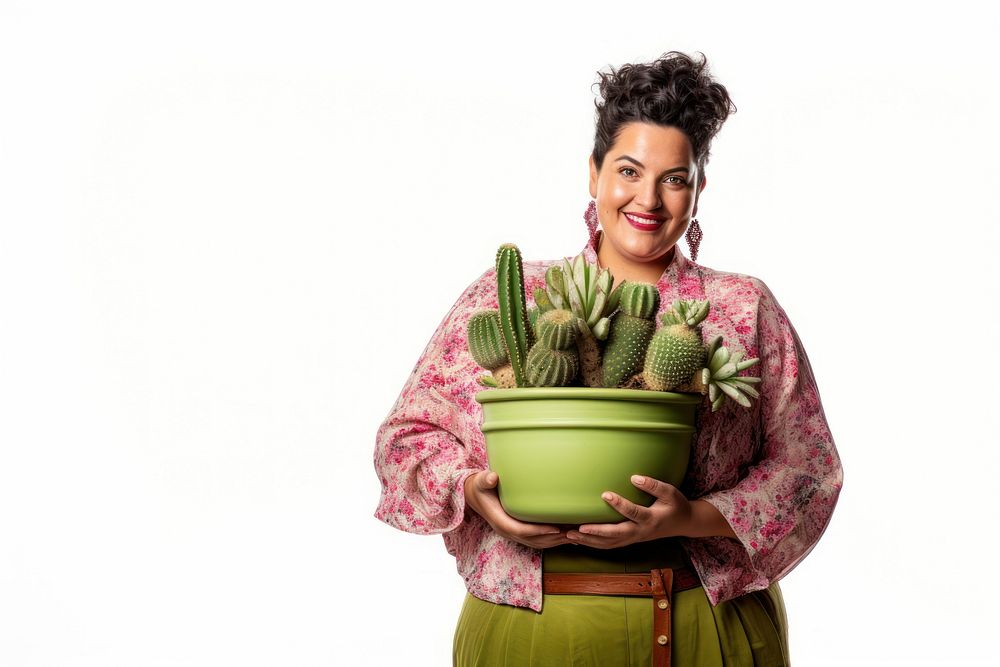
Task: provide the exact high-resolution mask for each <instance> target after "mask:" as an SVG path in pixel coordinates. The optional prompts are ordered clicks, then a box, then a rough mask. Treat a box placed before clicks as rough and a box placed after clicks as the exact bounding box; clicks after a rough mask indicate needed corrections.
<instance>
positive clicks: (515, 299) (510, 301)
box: [496, 243, 535, 387]
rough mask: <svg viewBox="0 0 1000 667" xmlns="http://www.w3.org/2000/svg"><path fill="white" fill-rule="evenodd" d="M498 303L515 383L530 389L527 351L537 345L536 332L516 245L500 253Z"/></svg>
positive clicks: (511, 244) (501, 328)
mask: <svg viewBox="0 0 1000 667" xmlns="http://www.w3.org/2000/svg"><path fill="white" fill-rule="evenodd" d="M496 272H497V303H498V305H499V307H500V331H501V333H502V334H503V338H504V343H505V344H506V346H507V354H508V357H509V359H510V365H511V367H512V368H513V370H514V381H515V382H516V384H517V386H518V387H528V386H530V384H529V382H528V378H527V375H526V374H525V363H526V361H527V358H528V351H529V350H530V349H531V346H532V345H534V343H535V341H534V332H533V331H532V329H531V326H530V324H529V322H528V306H527V302H526V301H525V298H524V266H523V264H522V262H521V251H520V250H519V249H518V247H517V246H516V245H514V244H513V243H504V244H503V245H501V246H500V249H499V250H497V261H496Z"/></svg>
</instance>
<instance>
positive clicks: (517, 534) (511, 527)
mask: <svg viewBox="0 0 1000 667" xmlns="http://www.w3.org/2000/svg"><path fill="white" fill-rule="evenodd" d="M499 483H500V476H499V475H497V474H496V473H495V472H493V471H492V470H481V471H479V472H477V473H474V474H472V475H469V476H468V477H466V478H465V504H466V505H467V506H469V507H471V508H472V509H473V510H475V512H476V513H477V514H479V516H481V517H483V518H484V519H486V522H487V523H489V524H490V525H491V526H493V530H495V531H497V532H498V533H499V534H500V535H501V536H503V537H506V538H507V539H508V540H513V541H515V542H519V543H520V544H524V545H526V546H529V547H532V548H535V549H547V548H549V547H555V546H559V545H560V544H569V543H570V541H569V539H567V537H566V531H565V530H560V529H559V528H558V527H556V526H550V525H546V524H541V523H525V522H523V521H518V520H517V519H515V518H514V517H512V516H510V515H509V514H507V513H506V512H504V510H503V506H502V505H501V504H500V496H499V495H497V491H496V488H497V484H499Z"/></svg>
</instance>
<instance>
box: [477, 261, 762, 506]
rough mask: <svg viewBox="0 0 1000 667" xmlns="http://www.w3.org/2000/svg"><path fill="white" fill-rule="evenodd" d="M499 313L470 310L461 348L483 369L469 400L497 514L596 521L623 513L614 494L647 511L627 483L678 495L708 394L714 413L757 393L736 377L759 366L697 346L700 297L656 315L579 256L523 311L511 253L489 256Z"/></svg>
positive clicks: (703, 309)
mask: <svg viewBox="0 0 1000 667" xmlns="http://www.w3.org/2000/svg"><path fill="white" fill-rule="evenodd" d="M496 275H497V302H498V306H499V309H498V310H484V311H480V312H478V313H475V314H473V316H472V317H471V318H470V320H469V325H468V344H469V350H470V352H471V353H472V356H473V358H474V359H475V360H476V363H478V364H479V365H480V366H482V367H483V368H485V369H487V370H488V371H489V373H488V374H487V375H484V376H482V377H480V379H479V381H480V383H481V384H482V385H484V386H485V387H489V388H490V389H487V390H484V391H481V392H479V393H478V394H476V397H475V398H476V400H477V401H478V402H479V403H480V404H482V406H483V424H482V426H481V429H482V431H483V433H484V435H485V438H486V448H487V456H488V458H489V463H490V468H491V469H493V470H495V471H496V472H497V473H498V474H499V476H500V486H499V494H500V501H501V503H502V504H503V506H504V509H505V510H506V511H507V513H508V514H510V515H511V516H513V517H515V518H517V519H520V520H523V521H538V522H546V523H564V524H579V523H599V522H613V521H621V520H622V517H621V516H620V515H619V514H618V513H617V512H616V511H615V510H614V509H612V508H611V507H610V506H608V505H607V504H606V503H605V502H604V501H603V500H601V492H603V491H606V490H611V491H615V492H616V493H619V494H620V495H622V496H623V497H625V498H628V499H629V500H632V501H633V502H636V503H640V504H644V505H647V506H648V505H649V504H650V503H652V501H653V498H652V496H650V495H648V494H646V493H644V492H642V491H639V490H638V489H636V488H635V487H634V486H633V485H632V484H630V483H629V479H630V477H631V475H633V474H643V475H647V476H649V477H653V478H656V479H661V480H664V481H667V482H670V483H671V484H674V485H679V484H680V483H681V481H682V480H683V478H684V474H685V472H686V470H687V463H688V457H689V453H690V447H691V442H692V439H693V435H694V433H695V418H696V415H697V411H698V407H699V406H700V405H701V403H702V401H703V400H704V398H705V396H706V395H707V396H708V399H709V400H710V401H711V404H712V410H713V411H715V410H717V409H718V408H719V407H721V405H722V404H723V402H724V401H725V400H726V399H727V398H729V399H732V400H733V401H736V402H737V403H739V404H740V405H742V406H745V407H747V406H749V405H750V400H749V399H750V398H758V397H759V394H758V393H757V391H756V390H755V389H754V387H753V385H754V384H755V383H756V382H758V381H759V378H756V377H746V376H740V375H738V373H739V372H740V371H742V370H745V369H747V368H750V367H751V366H753V365H754V364H755V363H757V362H758V360H757V359H747V360H744V359H742V358H741V355H740V354H739V353H731V352H730V351H729V349H728V348H727V347H725V346H724V345H723V344H722V343H723V341H722V338H721V336H716V337H715V338H713V339H712V340H711V341H709V342H708V343H707V344H706V343H705V342H703V338H702V333H701V327H700V324H701V322H702V321H703V320H704V319H705V317H706V316H707V315H708V313H709V309H710V308H711V304H710V303H709V302H708V301H674V302H673V303H672V304H671V308H670V309H669V310H667V311H666V312H665V313H664V314H663V315H662V316H661V318H660V322H659V325H660V326H659V327H657V322H656V319H655V318H656V313H657V312H658V311H659V307H660V298H659V293H658V291H657V289H656V286H655V285H652V284H647V283H639V282H631V283H630V282H625V283H622V284H621V285H619V286H618V287H616V288H615V289H614V290H613V291H612V290H611V285H612V283H613V276H612V275H611V273H610V271H608V270H606V269H605V270H599V268H598V267H597V266H596V265H591V264H589V263H587V262H586V260H585V258H584V257H583V256H582V255H580V256H577V257H576V258H575V259H574V260H573V261H572V262H570V261H569V260H563V262H562V264H561V265H559V264H556V265H553V266H552V267H549V269H548V271H547V272H546V274H545V284H546V287H545V288H538V289H536V290H535V293H534V295H533V296H534V301H535V305H534V306H533V307H532V308H530V309H529V308H528V307H527V300H526V298H525V290H524V278H523V266H522V259H521V254H520V251H519V250H518V248H517V246H515V245H513V244H509V243H508V244H503V245H502V246H500V249H499V250H498V251H497V257H496Z"/></svg>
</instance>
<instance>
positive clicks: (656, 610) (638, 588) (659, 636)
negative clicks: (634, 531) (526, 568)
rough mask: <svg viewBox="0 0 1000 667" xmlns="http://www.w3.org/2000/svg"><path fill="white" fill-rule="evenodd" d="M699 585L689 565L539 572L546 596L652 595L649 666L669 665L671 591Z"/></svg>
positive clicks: (696, 576) (684, 589)
mask: <svg viewBox="0 0 1000 667" xmlns="http://www.w3.org/2000/svg"><path fill="white" fill-rule="evenodd" d="M698 586H701V581H699V579H698V575H696V574H695V573H694V571H692V570H691V568H689V567H680V568H675V569H670V568H663V569H659V570H652V571H650V572H649V573H648V574H615V573H610V572H609V573H604V572H593V573H589V572H588V573H579V574H577V573H567V574H563V573H543V574H542V592H543V593H545V594H548V595H630V596H631V595H638V596H642V597H652V598H653V667H670V653H671V636H670V611H671V609H672V607H673V602H674V596H673V593H674V591H686V590H688V589H691V588H697V587H698Z"/></svg>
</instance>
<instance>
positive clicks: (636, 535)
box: [566, 475, 693, 549]
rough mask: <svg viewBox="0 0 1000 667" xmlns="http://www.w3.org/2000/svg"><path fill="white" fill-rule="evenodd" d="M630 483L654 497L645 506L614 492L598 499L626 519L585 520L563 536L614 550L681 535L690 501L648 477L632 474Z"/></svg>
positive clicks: (592, 545)
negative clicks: (613, 521)
mask: <svg viewBox="0 0 1000 667" xmlns="http://www.w3.org/2000/svg"><path fill="white" fill-rule="evenodd" d="M632 484H633V485H635V486H636V487H637V488H639V489H641V490H643V491H645V492H646V493H648V494H650V495H652V496H653V497H655V498H656V501H655V502H654V503H653V504H652V505H651V506H649V507H643V506H642V505H636V504H635V503H633V502H632V501H630V500H626V499H625V498H622V497H621V496H620V495H618V494H617V493H612V492H610V491H606V492H605V493H604V494H602V496H601V497H602V498H604V500H605V501H606V502H607V503H608V504H609V505H611V506H612V507H613V508H615V510H616V511H617V512H618V513H619V514H621V515H622V516H624V517H625V518H626V521H622V522H621V523H586V524H583V525H582V526H580V527H579V528H578V529H577V530H570V531H569V532H568V533H567V534H566V537H567V538H569V541H570V542H571V543H574V544H583V545H585V546H588V547H596V548H598V549H614V548H617V547H624V546H626V545H629V544H633V543H635V542H645V541H647V540H655V539H657V538H660V537H674V536H678V535H685V534H686V532H687V527H688V526H689V524H690V522H691V519H692V514H693V511H692V507H691V502H690V501H689V500H688V499H687V498H685V497H684V494H683V493H681V492H680V491H678V490H677V487H676V486H674V485H673V484H667V483H666V482H661V481H659V480H656V479H652V478H649V477H642V476H639V475H633V476H632Z"/></svg>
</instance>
